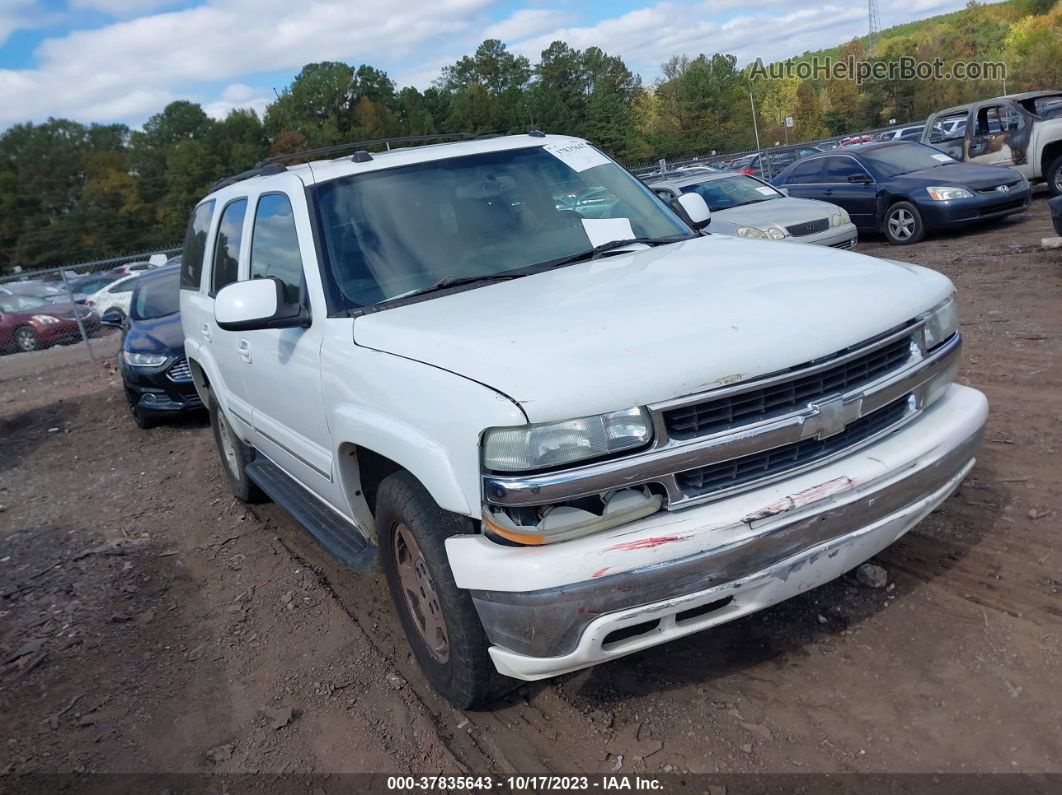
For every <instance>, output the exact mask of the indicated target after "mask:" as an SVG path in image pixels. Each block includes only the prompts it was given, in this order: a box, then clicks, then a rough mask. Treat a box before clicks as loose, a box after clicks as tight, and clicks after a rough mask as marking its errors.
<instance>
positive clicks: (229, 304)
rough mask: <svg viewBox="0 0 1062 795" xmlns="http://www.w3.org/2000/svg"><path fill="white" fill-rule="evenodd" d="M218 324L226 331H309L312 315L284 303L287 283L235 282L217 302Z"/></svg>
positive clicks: (265, 280) (219, 296)
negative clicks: (268, 329) (281, 329)
mask: <svg viewBox="0 0 1062 795" xmlns="http://www.w3.org/2000/svg"><path fill="white" fill-rule="evenodd" d="M214 320H215V321H217V324H218V327H219V328H222V329H224V330H225V331H257V330H259V329H267V328H305V327H306V326H309V325H310V314H309V312H307V311H306V308H305V307H304V306H302V304H288V303H287V302H286V301H285V300H284V283H283V282H281V281H280V279H277V278H275V277H270V278H268V279H251V280H250V281H245V282H233V283H232V284H228V285H226V286H225V287H222V288H221V290H220V291H219V292H218V294H217V296H216V297H215V298H214Z"/></svg>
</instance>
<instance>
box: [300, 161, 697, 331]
mask: <svg viewBox="0 0 1062 795" xmlns="http://www.w3.org/2000/svg"><path fill="white" fill-rule="evenodd" d="M572 148H573V149H580V148H582V150H583V154H582V156H581V157H572V156H569V155H567V154H566V153H565V152H563V151H560V152H558V154H556V155H554V154H553V153H551V152H550V151H547V150H546V149H545V148H544V147H542V146H534V147H528V148H524V149H509V150H504V151H498V152H483V153H480V154H475V155H469V156H465V157H455V158H449V159H446V160H435V161H431V162H427V163H419V164H416V165H410V166H404V167H400V168H392V169H386V170H381V171H376V172H371V173H368V174H358V175H352V176H349V177H343V178H340V179H336V180H332V181H329V182H324V183H321V184H319V185H317V186H315V187H314V188H313V189H312V192H313V194H314V198H315V199H316V207H317V214H318V223H319V224H320V230H321V238H322V249H323V259H324V266H325V267H324V270H325V279H326V282H329V283H330V284H329V292H330V295H331V299H332V301H331V302H332V304H333V307H332V311H348V310H352V309H357V308H360V307H365V306H370V305H373V304H378V303H381V302H383V301H389V300H394V299H396V298H401V297H403V296H406V295H411V294H413V293H417V292H419V291H421V290H425V289H428V288H430V287H431V286H432V285H435V284H437V283H438V282H440V281H441V280H444V279H451V278H462V279H463V278H466V277H469V278H479V277H490V276H492V275H496V274H503V273H511V274H514V275H517V273H518V272H519V271H521V270H526V269H529V268H535V267H545V266H546V265H548V264H549V263H551V262H553V261H560V260H562V259H566V258H569V257H576V256H579V255H581V254H583V253H586V254H587V256H589V255H590V253H592V250H593V248H594V246H595V245H597V244H600V243H601V242H602V241H607V240H618V239H629V238H633V237H643V238H652V239H654V240H656V239H662V238H670V239H681V238H687V237H692V236H693V232H692V231H691V230H690V229H689V227H687V226H686V225H685V224H683V223H682V221H680V220H679V218H678V216H676V215H675V214H674V213H673V212H672V211H671V210H669V209H667V208H666V207H665V206H664V205H662V204H661V203H660V201H658V200H657V199H656V198H655V197H654V196H653V195H652V193H651V192H650V191H649V190H648V188H646V187H645V186H644V185H642V184H641V183H639V182H638V181H637V180H636V179H635V178H634V177H632V176H631V175H630V174H628V173H627V172H626V171H624V170H623V169H622V168H620V167H619V166H618V165H616V164H615V163H614V162H612V161H611V160H608V159H607V158H606V157H604V155H601V154H600V153H599V152H597V151H596V150H593V149H591V148H590V147H588V146H587V145H582V147H580V146H579V145H573V147H572Z"/></svg>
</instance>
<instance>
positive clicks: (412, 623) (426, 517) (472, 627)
mask: <svg viewBox="0 0 1062 795" xmlns="http://www.w3.org/2000/svg"><path fill="white" fill-rule="evenodd" d="M376 527H377V531H378V533H379V542H380V562H381V563H382V565H383V570H384V574H385V576H386V577H387V585H388V588H389V589H390V591H391V599H392V600H393V602H394V605H395V610H396V611H397V612H398V618H399V621H400V622H401V623H402V629H403V631H404V632H405V633H406V639H407V640H408V641H409V645H410V647H411V648H412V650H413V655H414V656H415V657H416V658H417V662H418V663H419V664H420V668H421V670H422V671H423V672H424V675H425V677H427V679H428V681H429V682H431V684H432V686H433V687H434V688H435V689H436V690H437V691H438V692H439V693H441V694H442V695H443V696H445V697H446V699H447V700H448V701H450V703H451V704H453V705H454V706H455V707H457V708H458V709H474V708H476V707H483V706H486V705H487V704H489V703H490V702H491V701H494V700H495V699H497V698H498V697H500V696H501V695H503V694H504V693H506V692H508V691H509V690H511V689H512V688H513V687H515V686H516V685H517V684H518V683H517V682H516V680H514V679H509V678H508V677H503V676H501V675H500V674H499V673H498V672H497V670H496V669H495V668H494V663H492V662H491V660H490V655H489V654H488V653H487V649H488V648H489V646H490V643H489V642H488V641H487V636H486V634H485V633H484V631H483V625H482V624H481V623H480V620H479V615H478V614H477V613H476V608H475V605H474V604H473V603H472V597H471V596H469V594H468V592H467V591H464V590H462V589H460V588H458V587H457V585H456V584H455V583H454V577H453V573H452V572H451V571H450V566H449V564H448V563H447V559H446V549H445V546H444V542H445V541H446V539H447V538H448V537H450V536H453V535H457V534H459V533H469V532H471V531H472V526H471V522H470V520H469V519H467V518H465V517H463V516H458V515H457V514H452V513H449V512H447V511H444V510H443V509H442V508H440V507H439V506H438V505H436V504H435V500H433V499H432V497H431V495H430V494H428V492H427V491H426V490H425V488H424V487H423V486H422V485H421V484H420V483H419V482H418V481H417V480H416V478H414V477H413V476H412V475H410V474H409V473H408V472H395V473H394V474H392V475H389V476H387V477H386V478H384V480H383V482H381V484H380V488H379V491H378V492H377V497H376Z"/></svg>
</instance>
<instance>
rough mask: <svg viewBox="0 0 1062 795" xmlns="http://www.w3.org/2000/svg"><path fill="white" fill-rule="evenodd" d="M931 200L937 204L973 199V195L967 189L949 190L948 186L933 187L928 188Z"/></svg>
mask: <svg viewBox="0 0 1062 795" xmlns="http://www.w3.org/2000/svg"><path fill="white" fill-rule="evenodd" d="M926 191H927V192H928V193H929V198H931V199H932V200H933V201H935V202H947V201H951V200H952V199H972V198H973V194H972V193H970V191H968V190H966V188H949V187H946V186H933V187H930V188H926Z"/></svg>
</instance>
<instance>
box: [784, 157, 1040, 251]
mask: <svg viewBox="0 0 1062 795" xmlns="http://www.w3.org/2000/svg"><path fill="white" fill-rule="evenodd" d="M772 184H774V185H776V186H778V187H785V188H787V189H788V190H789V193H790V195H791V196H799V197H802V198H805V199H821V200H823V201H828V202H832V203H834V204H837V205H840V206H841V207H844V208H845V209H846V210H847V211H848V214H849V215H850V216H851V217H852V221H853V222H854V223H855V225H856V226H857V227H859V230H860V231H861V232H863V231H866V232H882V233H884V235H885V237H886V238H887V239H888V241H889V242H890V243H893V244H895V245H906V244H909V243H917V242H918V241H919V240H921V239H922V238H923V237H925V235H926V233H927V232H930V231H935V230H938V229H948V228H955V227H961V226H967V225H969V224H974V223H978V222H980V221H986V220H989V219H992V218H1002V217H1004V216H1007V215H1013V214H1014V213H1020V212H1024V211H1025V210H1027V209H1028V208H1029V196H1030V194H1031V190H1030V188H1029V183H1028V182H1027V181H1026V180H1025V177H1023V176H1022V175H1021V174H1020V173H1018V172H1017V171H1015V170H1013V169H1007V170H1003V169H995V168H987V167H983V166H971V165H966V164H963V163H958V162H956V161H955V160H953V159H952V158H951V157H949V156H948V155H946V154H943V153H941V152H938V151H937V150H935V149H933V148H932V147H930V146H923V145H922V144H918V143H911V142H909V141H888V142H886V143H873V144H865V145H863V146H859V147H853V148H849V149H846V150H845V151H844V152H837V153H831V154H827V155H819V156H816V157H809V158H805V159H804V160H801V161H800V162H798V163H795V164H794V165H792V166H790V167H789V168H787V169H786V170H785V171H783V172H782V173H781V174H779V175H778V176H777V177H776V178H775V179H774V180H773V181H772Z"/></svg>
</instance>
